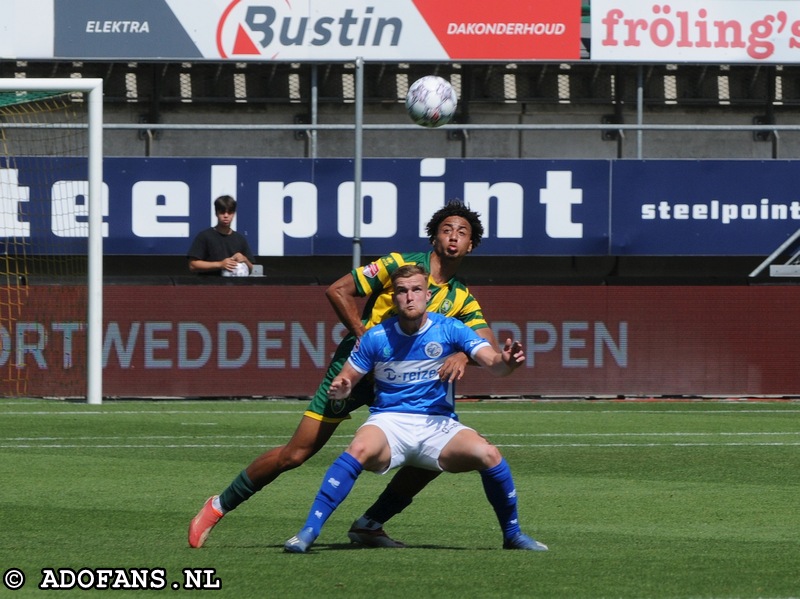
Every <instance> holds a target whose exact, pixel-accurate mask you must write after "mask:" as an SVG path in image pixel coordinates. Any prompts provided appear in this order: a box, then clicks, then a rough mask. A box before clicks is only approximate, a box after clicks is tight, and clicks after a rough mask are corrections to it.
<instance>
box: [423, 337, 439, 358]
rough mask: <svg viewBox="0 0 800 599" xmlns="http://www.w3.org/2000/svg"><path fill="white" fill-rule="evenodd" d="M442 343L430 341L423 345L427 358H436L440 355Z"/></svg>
mask: <svg viewBox="0 0 800 599" xmlns="http://www.w3.org/2000/svg"><path fill="white" fill-rule="evenodd" d="M442 351H443V350H442V344H441V343H437V342H436V341H431V342H430V343H428V344H427V345H426V346H425V355H426V356H428V357H429V358H438V357H439V356H441V355H442Z"/></svg>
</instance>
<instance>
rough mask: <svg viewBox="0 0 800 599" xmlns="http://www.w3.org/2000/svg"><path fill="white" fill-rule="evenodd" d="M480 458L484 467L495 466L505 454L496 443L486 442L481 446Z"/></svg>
mask: <svg viewBox="0 0 800 599" xmlns="http://www.w3.org/2000/svg"><path fill="white" fill-rule="evenodd" d="M478 457H479V459H480V460H481V462H482V465H483V467H484V468H493V467H495V466H497V465H498V464H499V463H500V462H501V460H502V459H503V454H501V453H500V450H499V449H497V447H495V446H494V445H490V444H488V443H487V444H486V445H484V446H482V447H481V448H480V454H479V456H478Z"/></svg>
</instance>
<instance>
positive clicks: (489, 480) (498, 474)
mask: <svg viewBox="0 0 800 599" xmlns="http://www.w3.org/2000/svg"><path fill="white" fill-rule="evenodd" d="M480 474H481V480H482V481H483V491H484V492H485V493H486V499H488V500H489V503H491V504H492V507H493V508H494V513H495V514H497V521H498V522H500V528H502V529H503V538H504V539H508V538H511V537H513V536H514V535H515V534H517V533H518V532H520V528H519V519H518V517H517V490H516V488H515V487H514V479H513V478H512V477H511V468H509V467H508V462H506V459H505V458H503V459H502V460H501V461H500V463H499V464H498V465H497V466H493V467H492V468H487V469H486V470H481V473H480Z"/></svg>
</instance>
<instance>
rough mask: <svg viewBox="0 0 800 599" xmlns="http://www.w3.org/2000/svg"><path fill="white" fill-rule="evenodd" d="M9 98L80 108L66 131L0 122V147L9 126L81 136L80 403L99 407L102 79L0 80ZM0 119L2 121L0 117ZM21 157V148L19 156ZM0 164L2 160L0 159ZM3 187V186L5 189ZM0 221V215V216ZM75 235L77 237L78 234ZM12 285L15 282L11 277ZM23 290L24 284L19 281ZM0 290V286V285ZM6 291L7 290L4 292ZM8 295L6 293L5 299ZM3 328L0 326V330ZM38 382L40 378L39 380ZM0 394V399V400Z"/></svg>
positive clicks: (12, 364) (10, 357)
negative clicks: (72, 100)
mask: <svg viewBox="0 0 800 599" xmlns="http://www.w3.org/2000/svg"><path fill="white" fill-rule="evenodd" d="M11 94H14V98H13V100H14V101H15V103H17V104H23V103H25V102H26V101H29V100H34V99H35V98H37V97H42V96H47V95H52V96H56V95H59V94H62V95H63V94H75V95H76V96H77V98H78V101H80V102H82V103H84V104H85V106H86V112H87V117H86V123H85V124H80V125H70V124H65V123H57V122H55V123H54V122H49V123H42V124H37V123H35V122H26V123H24V124H18V123H14V122H9V121H10V119H7V118H0V144H2V143H3V142H4V140H5V136H4V132H3V129H4V128H8V129H9V133H11V131H10V130H11V128H13V127H15V126H20V127H29V128H37V127H41V128H44V129H45V130H46V131H58V130H59V129H60V128H68V127H71V126H72V127H81V128H84V129H86V130H87V138H86V139H87V151H86V160H87V169H86V173H87V179H88V181H87V184H86V187H85V195H86V210H87V214H86V221H87V224H88V233H86V237H87V238H88V239H87V245H86V255H87V267H86V286H87V291H86V313H85V330H86V353H85V364H86V375H85V382H86V385H85V397H86V401H87V402H88V403H90V404H100V403H102V398H103V386H102V385H103V373H102V368H103V363H102V351H103V340H102V338H103V337H102V327H103V235H102V227H103V206H102V202H103V195H102V194H103V147H102V144H103V80H102V79H94V78H92V79H88V78H87V79H78V78H76V79H71V78H70V79H67V78H54V79H25V78H14V79H11V78H6V79H2V78H0V96H3V95H5V96H7V97H8V96H10V95H11ZM0 116H2V115H1V114H0ZM22 151H23V152H24V148H23V150H22ZM0 158H3V156H0ZM15 158H16V156H14V155H13V153H12V155H10V156H5V159H6V162H8V161H9V160H14V159H15ZM3 186H4V183H3V179H0V194H2V189H3ZM6 186H7V185H6ZM0 199H2V198H0ZM0 216H2V215H0ZM14 218H16V216H13V217H11V218H8V219H7V221H8V222H13V220H14ZM80 235H83V233H82V232H81V233H80ZM2 236H4V237H6V238H5V239H0V241H3V242H4V243H3V246H4V249H5V253H6V261H7V262H8V261H9V259H10V258H9V256H8V252H9V249H8V248H9V245H10V242H9V240H8V237H9V236H14V232H13V231H11V233H9V231H7V230H5V229H4V230H3V232H2ZM21 251H22V252H23V255H22V257H14V258H15V259H16V260H17V261H27V260H28V257H27V255H24V252H25V251H26V249H25V248H24V246H23V248H22V250H21ZM15 278H16V279H20V278H21V277H19V276H17V277H15ZM11 279H12V277H9V276H7V277H6V281H7V282H6V285H10V284H11V283H10V281H11ZM23 284H26V283H25V282H24V281H23ZM0 286H2V283H0ZM7 291H8V290H7ZM7 294H8V295H10V292H9V293H7ZM0 317H2V315H1V314H0ZM3 324H4V323H3V322H2V321H0V325H3ZM21 338H22V335H21V334H20V333H19V332H17V335H16V341H17V343H19V341H20V339H21ZM3 340H6V341H9V342H10V341H11V340H12V337H11V336H10V335H8V334H5V335H3V336H2V338H0V351H2V355H3V356H4V357H5V360H6V361H7V362H8V364H9V368H10V369H15V368H16V369H19V370H24V369H25V368H26V365H25V364H24V363H23V364H20V363H18V362H17V360H18V358H19V356H20V355H24V354H23V353H22V352H21V351H20V350H19V348H17V352H16V356H15V354H14V352H12V351H10V349H9V348H3V347H2V341H3ZM69 359H71V357H69V356H64V357H63V360H64V361H65V363H66V362H67V361H68V360H69ZM43 376H46V374H44V375H43ZM2 394H3V393H0V395H2Z"/></svg>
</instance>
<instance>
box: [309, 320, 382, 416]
mask: <svg viewBox="0 0 800 599" xmlns="http://www.w3.org/2000/svg"><path fill="white" fill-rule="evenodd" d="M355 342H356V338H355V337H354V336H353V335H348V336H347V337H345V338H344V339H342V342H341V343H340V344H339V346H338V347H337V348H336V351H335V352H334V354H333V359H331V362H330V364H329V365H328V370H326V371H325V376H324V378H323V379H322V382H321V383H320V385H319V387H317V392H316V393H315V394H314V397H313V398H312V400H311V403H310V404H308V407H307V408H306V411H305V413H304V414H303V415H304V416H308V417H309V418H314V419H315V420H320V421H322V422H333V423H338V422H342V421H343V420H347V419H348V418H350V412H352V411H353V410H356V409H358V408H360V407H361V406H367V405H370V404H371V403H372V401H373V399H375V391H374V388H373V378H372V375H371V374H368V375H367V376H365V377H364V378H362V379H361V380H360V381H359V382H358V384H357V385H356V386H355V388H354V389H353V393H352V394H351V395H350V397H348V398H346V399H328V389H330V386H331V383H332V382H333V379H335V378H336V376H337V375H338V374H339V373H340V372H341V371H342V368H344V364H345V362H347V358H348V357H349V356H350V352H351V351H353V347H354V346H355Z"/></svg>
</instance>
